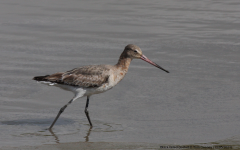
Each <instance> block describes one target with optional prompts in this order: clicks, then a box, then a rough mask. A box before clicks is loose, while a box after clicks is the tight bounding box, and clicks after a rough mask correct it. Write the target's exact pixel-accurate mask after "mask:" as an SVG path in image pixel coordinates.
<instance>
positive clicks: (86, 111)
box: [85, 96, 92, 127]
mask: <svg viewBox="0 0 240 150" xmlns="http://www.w3.org/2000/svg"><path fill="white" fill-rule="evenodd" d="M88 104H89V96H88V97H87V102H86V107H85V114H86V116H87V119H88V122H89V124H90V126H91V127H92V122H91V119H90V117H89V114H88V110H87V109H88Z"/></svg>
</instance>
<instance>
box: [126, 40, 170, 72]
mask: <svg viewBox="0 0 240 150" xmlns="http://www.w3.org/2000/svg"><path fill="white" fill-rule="evenodd" d="M124 52H125V54H126V55H127V57H129V58H131V59H142V60H144V61H146V62H148V63H149V64H151V65H153V66H155V67H157V68H159V69H162V70H163V71H165V72H167V73H169V71H167V70H165V69H163V68H162V67H161V66H159V65H158V64H156V63H154V62H152V61H151V60H150V59H148V58H147V57H146V56H145V55H143V53H142V50H141V49H140V47H138V46H137V45H134V44H128V45H127V46H126V47H125V49H124Z"/></svg>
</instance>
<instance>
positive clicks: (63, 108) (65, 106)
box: [49, 99, 73, 130]
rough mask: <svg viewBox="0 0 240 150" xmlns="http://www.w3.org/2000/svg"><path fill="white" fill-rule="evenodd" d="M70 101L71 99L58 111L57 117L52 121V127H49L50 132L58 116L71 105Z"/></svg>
mask: <svg viewBox="0 0 240 150" xmlns="http://www.w3.org/2000/svg"><path fill="white" fill-rule="evenodd" d="M72 101H73V99H72V100H70V101H69V102H68V103H67V104H66V105H64V106H63V107H62V108H61V109H60V111H59V112H58V115H57V116H56V118H55V120H54V121H53V123H52V125H51V126H50V127H49V129H50V130H51V129H52V127H53V126H54V124H55V122H56V121H57V120H58V118H59V116H60V115H61V114H62V112H63V111H64V110H65V108H67V106H68V105H69V104H71V103H72Z"/></svg>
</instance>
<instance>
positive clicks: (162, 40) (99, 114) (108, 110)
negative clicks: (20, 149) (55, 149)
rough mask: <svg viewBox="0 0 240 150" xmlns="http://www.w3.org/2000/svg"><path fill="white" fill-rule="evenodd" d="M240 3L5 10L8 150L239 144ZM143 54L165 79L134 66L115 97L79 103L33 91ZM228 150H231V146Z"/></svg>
mask: <svg viewBox="0 0 240 150" xmlns="http://www.w3.org/2000/svg"><path fill="white" fill-rule="evenodd" d="M239 8H240V1H238V0H228V1H223V0H219V1H198V0H191V1H189V0H182V1H178V0H161V1H143V0H142V1H139V0H134V1H117V0H111V1H110V0H104V1H97V0H96V1H80V0H68V1H65V0H41V1H32V0H18V1H16V0H1V1H0V14H1V16H0V68H1V69H0V118H1V119H0V148H1V147H5V146H14V147H17V146H22V145H30V146H34V145H43V144H53V143H64V142H84V141H86V142H146V143H157V144H197V143H211V142H216V143H228V144H229V143H230V144H233V143H234V144H239V142H240V140H239V137H240V128H239V126H240V114H239V110H240V103H239V97H240V92H239V89H240V78H239V74H240V42H239V41H240V9H239ZM129 43H133V44H136V45H138V46H139V47H141V49H142V51H143V53H144V54H145V55H146V56H147V57H148V58H150V59H151V60H152V61H154V62H156V63H158V64H159V65H161V66H162V67H164V68H165V69H167V70H169V71H170V74H167V73H165V72H163V71H161V70H159V69H157V68H155V67H153V66H151V65H149V64H147V63H145V62H143V61H141V60H133V62H132V63H131V66H130V69H129V72H128V74H127V75H126V77H125V78H124V79H123V81H121V82H120V83H119V84H118V85H117V86H116V87H114V88H113V89H112V90H110V91H108V92H106V93H104V94H99V95H94V96H92V97H91V99H90V106H89V111H90V116H91V119H92V122H93V124H94V127H93V128H92V129H90V130H89V125H88V121H87V118H86V117H85V114H84V107H85V102H86V98H81V99H79V100H77V101H76V102H74V104H72V105H70V106H69V107H68V108H67V109H66V110H65V112H64V113H63V114H62V116H61V117H60V119H59V120H58V122H57V123H56V125H55V126H54V129H53V131H52V132H50V131H49V130H47V128H48V127H49V126H50V124H51V122H52V121H53V119H54V118H55V116H56V115H57V113H58V111H59V109H60V108H61V107H62V106H63V105H64V104H66V103H67V102H68V101H69V100H70V99H71V98H72V96H73V95H72V93H70V92H67V91H63V90H61V89H58V88H56V87H51V86H45V85H42V84H38V83H36V82H34V81H32V77H33V76H36V75H46V74H51V73H55V72H61V71H67V70H70V69H72V68H76V67H79V66H83V65H88V64H115V63H116V62H117V59H118V57H119V56H120V54H121V52H122V51H123V49H124V47H125V46H126V45H127V44H129ZM226 141H227V142H226Z"/></svg>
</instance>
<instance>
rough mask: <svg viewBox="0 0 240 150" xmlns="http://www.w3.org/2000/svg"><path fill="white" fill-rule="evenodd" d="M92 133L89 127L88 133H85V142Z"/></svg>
mask: <svg viewBox="0 0 240 150" xmlns="http://www.w3.org/2000/svg"><path fill="white" fill-rule="evenodd" d="M91 131H92V126H90V128H89V130H88V132H87V135H86V136H85V137H84V138H85V142H88V141H89V136H90V133H91Z"/></svg>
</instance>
